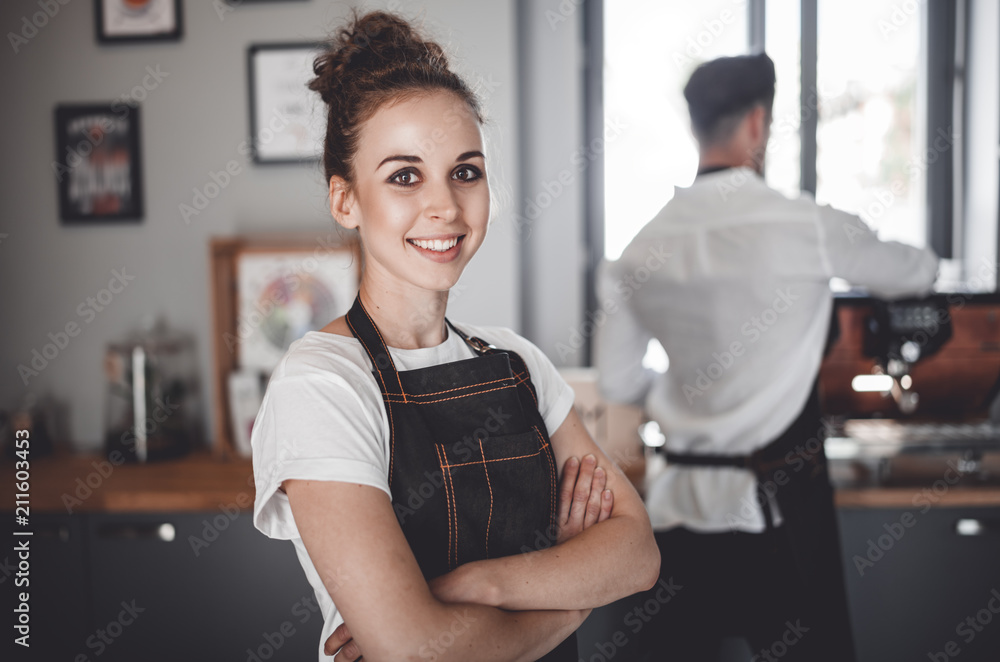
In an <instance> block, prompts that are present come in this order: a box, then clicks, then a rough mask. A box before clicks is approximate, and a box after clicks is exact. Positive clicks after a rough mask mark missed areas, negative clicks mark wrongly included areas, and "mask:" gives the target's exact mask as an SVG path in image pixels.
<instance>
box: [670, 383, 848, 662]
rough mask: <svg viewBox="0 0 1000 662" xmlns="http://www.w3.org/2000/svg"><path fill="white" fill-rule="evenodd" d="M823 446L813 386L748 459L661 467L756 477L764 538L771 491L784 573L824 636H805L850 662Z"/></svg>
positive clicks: (687, 456) (704, 459)
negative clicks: (785, 554) (784, 551)
mask: <svg viewBox="0 0 1000 662" xmlns="http://www.w3.org/2000/svg"><path fill="white" fill-rule="evenodd" d="M824 438H825V434H824V433H823V425H822V416H821V411H820V402H819V388H818V380H817V381H816V382H815V383H814V385H813V389H812V392H811V393H810V395H809V399H808V401H807V402H806V404H805V406H804V407H803V409H802V412H801V413H800V414H799V416H798V418H796V419H795V420H794V421H793V422H792V423H791V425H789V426H788V428H786V429H785V431H784V432H782V433H781V435H779V436H778V438H776V439H774V440H773V441H771V442H770V443H768V444H767V445H765V446H764V447H762V448H760V449H758V450H757V451H755V452H753V453H751V454H750V455H711V454H694V453H672V452H669V451H667V452H666V459H667V463H668V464H670V463H673V464H678V465H690V466H714V467H721V466H726V467H739V468H743V469H747V470H750V471H752V472H753V473H754V475H755V476H756V477H757V486H758V488H757V500H758V503H760V505H761V509H762V510H763V512H764V519H765V522H766V526H767V528H768V529H769V530H771V529H774V528H775V526H774V521H773V516H772V512H771V507H770V501H769V500H768V498H767V496H766V493H765V490H764V489H763V486H770V488H772V489H771V491H772V492H773V494H774V497H775V500H776V501H777V503H778V508H779V510H780V511H781V516H782V518H783V520H784V521H783V523H782V525H781V526H780V527H778V529H779V530H783V531H784V535H785V538H786V540H787V542H788V545H789V548H790V550H791V553H792V556H793V558H794V559H795V567H794V568H789V578H791V579H794V580H796V581H798V582H799V583H800V585H801V586H802V587H803V589H804V591H805V592H806V594H807V596H808V598H809V603H810V604H809V605H808V606H807V607H808V609H810V610H811V611H812V617H811V618H812V619H813V622H814V623H823V624H824V627H823V628H822V630H823V633H824V634H823V635H819V632H816V633H815V634H810V635H808V636H810V637H815V636H823V637H824V638H825V639H826V645H825V646H824V647H823V648H824V653H827V654H829V655H830V658H829V659H831V660H837V661H838V662H850V661H852V660H854V659H855V655H854V645H853V638H852V633H851V626H850V620H849V616H848V606H847V590H846V585H845V582H844V575H843V572H844V571H843V562H842V557H841V549H840V533H839V529H838V526H837V513H836V508H835V507H834V501H833V486H832V484H831V483H830V474H829V466H828V462H827V458H826V452H825V450H824V447H823V443H822V442H823V441H824ZM809 440H817V441H818V442H819V444H818V448H817V445H816V444H809V443H808V442H809ZM810 450H811V451H813V452H809V451H810ZM778 472H783V475H780V474H779V473H778ZM779 478H780V480H779ZM786 478H787V481H786ZM776 580H778V581H780V580H781V578H776Z"/></svg>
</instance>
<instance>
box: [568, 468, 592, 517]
mask: <svg viewBox="0 0 1000 662" xmlns="http://www.w3.org/2000/svg"><path fill="white" fill-rule="evenodd" d="M596 468H597V458H596V457H594V456H593V454H588V455H586V456H584V458H583V462H581V463H580V475H579V476H577V478H576V488H575V489H574V490H573V504H572V506H570V511H569V518H570V520H575V521H577V522H583V521H584V515H585V512H586V510H587V504H588V502H589V501H590V486H591V483H592V482H593V480H594V469H596Z"/></svg>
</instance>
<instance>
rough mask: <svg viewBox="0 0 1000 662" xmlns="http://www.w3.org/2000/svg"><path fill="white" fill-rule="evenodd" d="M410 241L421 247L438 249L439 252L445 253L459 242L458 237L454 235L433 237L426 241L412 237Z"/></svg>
mask: <svg viewBox="0 0 1000 662" xmlns="http://www.w3.org/2000/svg"><path fill="white" fill-rule="evenodd" d="M410 243H412V244H414V245H415V246H419V247H420V248H425V249H427V250H429V251H437V252H438V253H443V252H444V251H446V250H448V249H450V248H452V247H453V246H454V245H455V244H457V243H458V237H452V238H451V239H443V240H442V239H431V240H429V241H424V240H422V239H410Z"/></svg>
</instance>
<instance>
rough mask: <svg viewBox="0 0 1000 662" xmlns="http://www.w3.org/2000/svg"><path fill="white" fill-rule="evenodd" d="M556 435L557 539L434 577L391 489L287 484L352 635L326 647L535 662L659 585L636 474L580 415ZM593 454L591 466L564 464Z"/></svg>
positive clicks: (381, 655) (350, 652)
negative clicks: (612, 606)
mask: <svg viewBox="0 0 1000 662" xmlns="http://www.w3.org/2000/svg"><path fill="white" fill-rule="evenodd" d="M551 441H552V446H553V450H554V452H555V456H556V460H557V466H563V467H565V468H564V469H563V473H562V476H563V479H562V481H561V493H560V525H561V526H560V532H559V537H558V539H557V540H556V541H555V542H556V544H555V545H553V546H551V547H548V548H546V549H542V550H538V551H533V552H528V553H525V554H518V555H515V556H510V557H504V558H499V559H491V560H487V561H477V562H474V563H468V564H465V565H463V566H460V567H459V568H457V569H456V570H454V571H453V572H451V573H448V574H447V575H444V576H442V577H439V578H437V579H435V580H433V581H432V582H430V584H428V583H427V582H426V581H425V580H424V579H423V576H422V574H421V572H420V569H419V566H418V565H417V562H416V559H415V558H414V556H413V553H412V552H411V551H410V548H409V545H408V544H407V542H406V538H405V537H404V536H403V532H402V530H401V529H400V527H399V524H398V522H397V520H396V516H395V514H394V513H393V510H392V505H391V503H390V501H389V500H388V499H387V498H386V495H385V493H384V492H382V491H380V490H377V489H375V488H372V487H369V486H365V485H356V484H350V483H341V482H334V481H305V480H292V479H289V480H286V481H284V482H283V483H282V486H283V488H284V489H285V491H286V493H287V494H288V499H289V503H290V505H291V508H292V512H293V515H294V517H295V521H296V524H297V526H298V529H299V532H300V534H301V535H302V541H303V544H304V545H305V547H306V550H307V551H308V553H309V556H310V558H311V559H312V561H313V565H314V566H315V567H316V570H317V572H318V573H319V575H320V577H321V578H322V579H323V583H324V585H325V586H326V588H327V590H328V591H329V593H330V596H331V597H332V599H333V600H334V602H335V603H336V604H337V607H338V609H339V610H340V611H341V613H342V614H343V616H344V620H345V625H346V624H348V623H349V624H350V630H349V631H348V629H347V627H345V626H341V628H338V630H337V631H336V632H334V635H333V636H331V637H330V640H329V641H328V642H327V652H328V653H332V652H333V651H334V650H336V649H337V648H339V647H340V646H341V645H343V644H345V643H348V642H349V645H346V646H344V648H343V649H342V650H341V654H340V655H339V656H338V658H337V659H338V661H339V660H348V659H349V660H353V659H356V657H357V655H358V651H359V650H360V651H364V659H365V660H366V661H367V662H377V661H379V660H410V659H414V660H416V659H424V658H426V657H427V656H428V655H430V654H433V656H434V657H435V659H437V660H439V661H441V662H445V661H447V660H468V659H477V660H484V661H487V660H535V659H537V658H539V657H541V656H542V655H544V654H545V653H547V652H548V651H550V650H551V649H552V648H554V647H555V646H556V645H557V644H558V643H559V642H560V641H562V640H563V639H565V638H566V637H567V636H569V634H570V633H572V632H573V631H574V630H576V628H577V627H579V625H580V624H581V623H582V622H583V620H584V619H585V618H586V616H587V615H588V614H589V613H590V610H591V608H593V607H596V606H599V605H603V604H607V603H609V602H612V601H614V600H616V599H618V598H620V597H624V596H626V595H630V594H632V593H635V592H638V591H641V590H645V589H647V588H649V587H651V586H652V585H653V584H654V583H655V581H656V578H657V576H658V571H659V552H658V550H657V548H656V543H655V540H654V539H653V534H652V529H651V527H650V524H649V519H648V516H647V515H646V511H645V508H644V507H643V505H642V501H641V500H640V499H639V496H638V494H636V492H635V490H634V488H632V486H631V484H630V483H629V482H628V479H627V478H626V477H625V476H624V474H623V473H622V472H621V470H619V469H618V468H617V467H616V466H615V465H614V464H613V463H612V462H611V461H610V460H609V459H608V458H607V456H606V455H605V454H604V453H603V452H602V451H601V449H600V448H599V447H598V446H597V444H595V443H594V441H593V440H592V439H591V438H590V435H589V434H588V433H587V431H586V429H585V428H584V427H583V425H582V424H581V422H580V420H579V417H578V416H577V414H576V412H575V411H571V412H570V414H569V416H567V418H566V420H565V421H564V422H563V424H562V425H561V426H560V427H559V429H558V430H557V431H556V432H555V433H554V434H553V435H552V437H551ZM588 455H592V456H593V457H594V460H595V461H594V463H593V464H591V463H589V462H584V463H583V464H582V465H581V466H580V467H579V468H578V469H577V468H575V467H574V465H573V464H572V463H570V464H569V465H568V466H567V465H566V462H567V461H568V460H570V458H572V457H576V458H580V457H584V458H585V457H586V456H588ZM596 467H601V468H602V470H603V476H602V475H601V473H602V472H599V471H597V469H596ZM577 472H578V473H579V476H580V478H579V479H577V477H576V475H575V474H576V473H577ZM569 478H572V479H573V480H569ZM593 481H596V485H597V487H598V488H599V487H600V483H601V482H603V483H604V484H605V485H606V487H607V489H609V490H611V491H612V492H613V494H614V499H613V502H612V501H611V500H608V501H603V500H602V495H603V494H604V490H602V489H597V488H595V483H594V482H593ZM330 503H337V504H338V507H337V508H336V509H333V508H329V507H328V505H327V504H330ZM602 506H603V510H602ZM359 532H363V534H362V535H359V534H358V533H359ZM512 610H516V611H512ZM352 639H353V641H352ZM444 642H448V643H449V645H448V646H442V644H443V643H444Z"/></svg>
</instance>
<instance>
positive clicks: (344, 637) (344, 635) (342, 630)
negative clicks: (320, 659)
mask: <svg viewBox="0 0 1000 662" xmlns="http://www.w3.org/2000/svg"><path fill="white" fill-rule="evenodd" d="M350 640H351V632H350V630H348V629H347V623H341V624H340V625H338V626H337V629H335V630H334V631H333V634H331V635H330V636H329V638H328V639H327V640H326V643H325V644H323V652H324V653H326V654H327V655H333V654H334V653H336V652H337V649H338V648H340V647H341V646H343V645H344V644H346V643H347V642H348V641H350ZM355 648H357V646H355ZM350 659H351V660H353V659H354V658H350Z"/></svg>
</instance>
